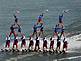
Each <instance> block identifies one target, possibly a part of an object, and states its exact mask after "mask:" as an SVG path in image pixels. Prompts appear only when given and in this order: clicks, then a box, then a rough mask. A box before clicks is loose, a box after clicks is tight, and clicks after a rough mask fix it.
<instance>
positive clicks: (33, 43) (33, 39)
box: [5, 14, 68, 52]
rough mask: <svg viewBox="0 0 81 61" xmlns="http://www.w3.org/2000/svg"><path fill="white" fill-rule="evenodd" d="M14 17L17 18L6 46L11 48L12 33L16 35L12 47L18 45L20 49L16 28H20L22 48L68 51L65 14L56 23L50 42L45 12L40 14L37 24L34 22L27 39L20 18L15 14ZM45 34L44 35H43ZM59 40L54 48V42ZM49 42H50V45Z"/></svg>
mask: <svg viewBox="0 0 81 61" xmlns="http://www.w3.org/2000/svg"><path fill="white" fill-rule="evenodd" d="M14 18H15V22H14V24H12V25H11V27H10V30H11V32H10V34H9V35H8V34H6V45H5V48H10V42H11V35H12V34H13V35H14V42H13V46H12V49H15V46H16V49H18V47H19V46H18V42H19V39H18V34H17V32H16V31H15V29H17V30H18V32H19V33H20V34H21V38H20V39H21V41H22V42H21V49H22V48H25V49H27V50H29V51H36V52H37V51H41V50H42V51H43V52H47V51H48V50H49V51H53V52H54V51H55V52H62V51H64V52H65V51H67V44H68V43H67V40H66V38H65V32H64V22H63V14H62V15H59V22H58V24H56V26H55V28H53V29H54V33H53V36H52V37H50V39H49V42H48V39H47V37H44V30H43V29H44V27H43V25H44V22H43V14H41V15H39V17H38V20H37V22H36V24H34V26H33V30H34V31H33V33H32V35H30V37H29V39H26V37H25V35H24V34H23V33H22V32H21V26H20V25H19V23H18V18H17V17H16V15H14ZM41 36H43V37H41ZM62 36H63V37H64V38H63V40H62V42H63V48H62V50H61V49H60V47H61V37H62ZM40 38H41V39H42V42H43V43H42V44H43V45H41V43H40V42H41V40H40ZM26 41H27V42H28V41H29V45H28V46H27V45H26V43H27V42H26ZM55 41H56V42H57V43H56V48H54V44H55V43H54V42H55ZM48 43H49V44H50V45H49V47H48ZM40 46H42V49H41V48H40Z"/></svg>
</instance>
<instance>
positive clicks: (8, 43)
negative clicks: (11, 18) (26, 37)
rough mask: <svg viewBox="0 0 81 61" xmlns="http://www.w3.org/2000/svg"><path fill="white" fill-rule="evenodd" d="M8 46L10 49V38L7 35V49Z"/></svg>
mask: <svg viewBox="0 0 81 61" xmlns="http://www.w3.org/2000/svg"><path fill="white" fill-rule="evenodd" d="M7 46H8V48H9V47H10V37H9V36H8V35H7V34H6V45H5V47H7Z"/></svg>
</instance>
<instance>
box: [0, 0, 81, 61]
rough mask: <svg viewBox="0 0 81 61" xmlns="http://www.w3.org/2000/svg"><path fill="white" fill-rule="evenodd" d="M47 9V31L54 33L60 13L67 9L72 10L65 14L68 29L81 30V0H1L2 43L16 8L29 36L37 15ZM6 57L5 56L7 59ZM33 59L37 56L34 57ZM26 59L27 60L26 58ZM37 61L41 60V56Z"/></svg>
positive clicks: (0, 26) (0, 24)
mask: <svg viewBox="0 0 81 61" xmlns="http://www.w3.org/2000/svg"><path fill="white" fill-rule="evenodd" d="M46 9H48V10H49V11H48V13H46V14H45V15H44V22H45V28H44V29H45V30H46V32H48V33H50V34H51V33H52V32H51V31H52V28H53V27H54V26H55V24H56V23H57V22H58V15H59V13H61V12H62V11H63V10H67V9H69V10H70V11H69V12H68V13H66V14H64V22H65V26H66V31H68V32H71V31H75V32H78V31H81V28H80V27H81V20H80V17H81V13H80V11H81V0H0V35H1V38H0V44H2V43H3V42H5V33H6V32H9V31H10V30H9V26H10V25H11V24H12V23H13V22H14V18H13V14H14V13H15V11H16V10H19V11H20V13H19V14H17V16H18V18H19V21H20V23H21V26H22V32H24V33H25V34H26V36H29V34H30V33H31V32H32V26H33V24H34V23H35V22H36V20H37V16H38V15H39V14H41V13H42V12H43V11H44V10H46ZM49 31H50V32H49ZM0 56H1V59H3V58H4V56H3V55H2V54H1V55H0ZM11 56H12V55H11ZM8 57H10V56H8ZM35 57H37V56H35ZM6 58H7V57H6V56H5V59H6ZM47 58H48V56H47V57H45V58H43V59H44V61H45V60H46V59H47ZM29 59H30V58H29ZM32 59H35V58H33V57H32ZM21 61H22V60H21ZM24 61H26V60H25V59H24ZM27 61H28V60H27ZM30 61H31V60H30ZM35 61H36V60H35ZM37 61H39V57H38V59H37ZM46 61H47V60H46ZM49 61H53V60H49ZM57 61H58V60H57ZM75 61H76V60H75Z"/></svg>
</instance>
